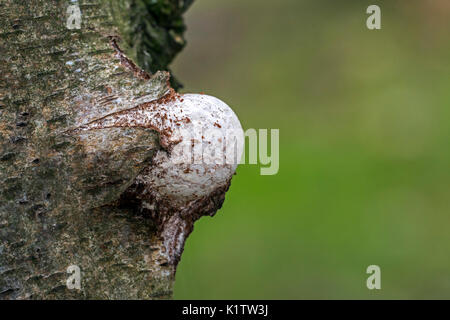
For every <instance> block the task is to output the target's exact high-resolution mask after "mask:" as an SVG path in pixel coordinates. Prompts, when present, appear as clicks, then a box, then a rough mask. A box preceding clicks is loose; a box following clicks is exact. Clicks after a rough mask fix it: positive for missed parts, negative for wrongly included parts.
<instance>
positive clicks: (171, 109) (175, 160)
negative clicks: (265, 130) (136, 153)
mask: <svg viewBox="0 0 450 320" xmlns="http://www.w3.org/2000/svg"><path fill="white" fill-rule="evenodd" d="M111 127H144V128H151V129H153V130H156V131H158V132H159V134H160V144H161V146H162V148H161V149H160V150H159V151H157V152H156V154H155V155H154V156H153V158H152V161H151V164H149V166H148V167H147V168H146V169H145V170H144V171H143V172H141V173H140V174H139V175H138V176H137V177H136V179H135V181H134V183H133V184H132V185H131V186H130V188H129V189H128V190H127V192H126V193H125V196H126V197H133V198H134V199H135V200H137V202H139V206H140V210H141V211H145V212H149V213H150V215H151V216H152V217H153V219H154V220H155V221H156V225H157V226H158V228H159V230H160V235H161V237H162V238H163V240H164V241H163V243H164V247H165V248H164V250H165V253H166V256H167V259H168V261H169V262H171V263H176V262H177V261H178V259H179V257H180V255H181V252H182V249H183V246H184V241H185V239H186V237H187V236H188V235H189V233H190V232H191V231H192V228H193V224H194V222H195V221H196V220H197V219H198V218H200V217H201V216H203V215H213V214H214V213H215V212H216V211H217V210H218V209H219V208H220V206H221V205H222V202H223V200H224V196H225V192H226V191H227V190H228V187H229V185H230V181H231V178H232V176H233V175H234V173H235V171H236V167H237V165H238V163H239V161H240V159H241V155H242V151H243V143H244V134H243V130H242V127H241V124H240V122H239V119H238V118H237V116H236V114H235V113H234V112H233V110H232V109H231V108H230V107H229V106H228V105H227V104H225V103H224V102H222V101H221V100H219V99H217V98H214V97H212V96H208V95H203V94H184V95H179V94H176V93H175V92H174V91H170V92H169V94H167V95H166V96H164V97H163V98H161V99H159V100H157V101H153V102H149V103H144V104H141V105H138V106H136V107H134V108H131V109H127V110H123V111H120V112H116V113H113V114H110V115H107V116H105V117H103V118H101V119H97V120H95V121H92V122H90V123H88V124H85V125H83V126H82V127H80V128H79V129H80V130H93V129H103V128H111Z"/></svg>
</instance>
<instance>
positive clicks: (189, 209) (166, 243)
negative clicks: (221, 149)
mask: <svg viewBox="0 0 450 320" xmlns="http://www.w3.org/2000/svg"><path fill="white" fill-rule="evenodd" d="M230 185H231V179H230V180H229V181H228V182H227V183H226V184H225V185H224V186H222V187H220V188H218V189H216V190H214V191H213V192H212V193H211V194H209V195H208V196H205V197H203V198H201V199H198V200H194V201H192V202H190V203H188V204H187V205H186V206H184V207H183V208H181V209H180V208H176V207H171V203H170V200H168V199H163V200H161V201H155V202H156V203H157V207H158V208H157V210H155V211H154V212H151V213H150V217H152V220H153V221H154V223H155V225H156V228H157V237H158V238H159V239H160V240H161V243H162V245H163V248H162V249H163V250H162V255H163V256H164V257H165V258H166V259H167V262H168V263H169V264H170V265H172V266H174V267H175V269H174V270H175V271H176V267H177V265H178V263H179V261H180V259H181V255H182V253H183V251H184V245H185V243H186V240H187V238H188V237H189V235H190V234H191V233H192V231H193V230H194V224H195V222H196V221H197V220H199V219H200V218H201V217H203V216H211V217H213V216H214V215H215V214H216V212H217V211H218V210H219V209H220V208H221V207H222V205H223V203H224V201H225V195H226V192H227V191H228V189H229V187H230ZM130 189H133V188H132V187H130V188H129V189H128V190H130ZM123 196H125V197H133V195H131V194H130V193H127V191H126V192H124V194H123ZM138 197H139V195H136V194H135V195H134V200H137V198H138ZM122 199H123V197H122ZM127 200H130V198H128V199H127ZM143 202H144V200H142V199H140V202H139V200H138V203H137V206H138V207H139V210H140V211H145V210H147V209H145V206H144V205H143Z"/></svg>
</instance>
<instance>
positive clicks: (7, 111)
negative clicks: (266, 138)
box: [0, 0, 226, 299]
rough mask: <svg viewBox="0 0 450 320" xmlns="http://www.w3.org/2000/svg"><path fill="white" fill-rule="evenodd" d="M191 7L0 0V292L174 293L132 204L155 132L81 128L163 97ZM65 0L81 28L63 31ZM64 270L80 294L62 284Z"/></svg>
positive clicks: (168, 271) (157, 243)
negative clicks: (76, 280)
mask: <svg viewBox="0 0 450 320" xmlns="http://www.w3.org/2000/svg"><path fill="white" fill-rule="evenodd" d="M191 2H192V1H190V0H185V1H183V0H152V1H150V0H148V1H144V0H119V1H118V0H111V1H107V0H89V1H78V2H76V1H75V2H74V1H56V0H54V1H50V0H28V1H18V0H1V1H0V52H1V55H0V72H1V77H0V183H1V187H0V299H72V298H73V299H133V298H134V299H155V298H156V299H161V298H170V297H171V296H172V286H173V281H174V275H175V269H176V262H175V263H173V262H172V263H171V261H168V259H167V254H165V252H164V248H163V247H162V240H161V237H160V236H159V234H158V232H157V230H158V221H159V220H158V218H157V217H155V215H154V212H153V215H147V214H146V212H145V210H138V208H137V207H136V203H137V202H138V200H139V199H134V198H133V195H134V194H135V189H136V188H138V187H139V186H138V185H136V184H135V183H134V182H135V178H136V177H137V176H138V175H139V174H140V173H141V172H143V171H145V170H146V169H148V168H149V167H150V166H151V161H152V157H153V155H154V154H155V153H156V152H157V151H158V150H161V149H162V148H163V147H164V144H163V143H162V141H161V139H160V138H161V136H160V133H159V132H157V131H156V130H153V129H154V128H145V127H110V128H102V129H99V130H80V129H79V128H80V127H82V126H84V125H86V124H88V123H93V122H94V121H96V120H98V119H102V118H104V117H106V116H108V115H110V114H112V113H116V112H121V111H124V110H125V111H126V110H128V109H130V108H134V107H136V106H139V105H143V104H146V103H150V102H151V101H155V100H156V99H165V97H166V96H167V94H172V95H173V91H170V85H169V74H168V73H167V72H160V71H158V72H157V70H167V65H168V63H170V61H171V60H172V59H173V57H174V56H175V55H176V53H177V52H178V51H180V50H181V49H182V47H183V46H184V40H183V36H182V33H183V31H184V24H183V21H182V17H181V15H182V13H183V12H184V11H185V10H186V9H187V8H188V6H189V5H190V3H191ZM72 4H78V5H79V7H80V9H81V13H82V16H81V21H82V22H81V29H68V28H67V27H66V20H67V8H68V6H69V5H72ZM127 56H128V57H129V58H127ZM133 61H136V64H137V65H139V66H140V67H142V68H143V69H144V70H145V71H144V70H141V69H140V68H139V67H138V66H136V65H135V64H134V63H133ZM172 86H173V87H175V88H176V87H177V83H176V81H173V82H172ZM225 189H226V187H225ZM224 191H225V190H221V191H218V193H217V194H214V195H213V198H214V199H213V201H211V202H210V203H208V204H207V205H206V207H207V208H206V209H205V208H204V209H203V210H206V211H207V212H205V213H207V214H212V213H213V212H215V211H216V210H217V208H218V207H220V205H221V203H222V201H223V193H224ZM204 207H205V206H204ZM202 214H203V213H202ZM70 265H77V266H79V267H80V268H81V276H82V278H81V290H69V289H68V288H67V287H66V280H67V278H68V276H69V274H68V273H67V268H68V267H69V266H70Z"/></svg>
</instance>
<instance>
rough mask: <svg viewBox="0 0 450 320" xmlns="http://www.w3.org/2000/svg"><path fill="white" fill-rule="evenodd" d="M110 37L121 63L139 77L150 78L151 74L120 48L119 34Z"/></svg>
mask: <svg viewBox="0 0 450 320" xmlns="http://www.w3.org/2000/svg"><path fill="white" fill-rule="evenodd" d="M108 39H109V43H110V44H111V47H113V49H114V50H115V51H116V57H117V58H118V59H120V63H121V64H122V66H124V67H125V68H126V69H128V70H130V71H132V72H133V73H134V75H135V76H136V77H137V78H139V79H142V80H150V78H151V74H149V73H148V72H146V71H145V70H143V69H141V68H139V67H138V66H137V65H136V64H135V63H134V62H133V61H132V60H131V59H130V58H128V57H127V56H126V55H125V53H124V52H123V51H122V49H120V47H119V45H118V44H117V43H118V42H120V38H119V37H118V36H108ZM169 87H170V85H169Z"/></svg>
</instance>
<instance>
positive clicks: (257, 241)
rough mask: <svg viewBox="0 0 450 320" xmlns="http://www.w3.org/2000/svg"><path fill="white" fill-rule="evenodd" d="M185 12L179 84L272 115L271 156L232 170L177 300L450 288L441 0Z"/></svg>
mask: <svg viewBox="0 0 450 320" xmlns="http://www.w3.org/2000/svg"><path fill="white" fill-rule="evenodd" d="M370 4H378V5H380V7H381V11H382V29H381V30H378V31H370V30H368V29H367V28H366V19H367V17H368V15H367V14H366V8H367V7H368V6H369V5H370ZM186 23H187V26H188V31H187V39H188V41H189V43H188V46H187V47H186V49H185V50H184V51H183V52H182V53H181V54H180V55H179V56H178V57H177V59H176V61H175V63H174V64H173V71H174V73H175V74H176V75H177V77H178V78H179V79H180V80H181V81H182V82H183V83H184V84H185V89H184V92H202V91H203V92H205V93H207V94H211V95H214V96H217V97H219V98H221V99H222V100H224V101H226V102H227V103H228V104H229V105H230V106H232V107H233V108H234V109H235V111H236V113H237V114H238V116H239V117H240V119H241V122H242V124H243V126H244V129H248V128H256V129H258V128H269V129H270V128H276V129H280V170H279V173H278V174H277V175H274V176H261V175H260V166H258V165H242V166H240V167H239V168H238V173H237V175H236V176H235V177H234V179H233V182H232V186H231V189H230V191H229V193H228V194H227V198H226V201H225V204H224V206H223V208H222V209H221V210H220V211H219V212H218V213H217V215H216V216H215V217H214V218H203V219H201V220H200V221H199V222H197V223H196V225H195V230H194V232H193V234H192V235H191V236H190V238H189V239H188V241H187V245H186V249H185V252H184V254H183V257H182V260H181V263H180V265H179V269H178V272H177V275H176V285H175V298H176V299H184V298H186V299H312V298H318V299H340V298H341V299H347V298H354V299H366V298H370V299H374V298H383V299H403V298H406V299H408V298H415V299H420V298H425V299H432V298H438V299H440V298H447V299H448V298H450V203H449V202H450V170H449V169H450V148H449V137H450V1H448V0H409V1H375V0H373V1H364V0H358V1H356V0H355V1H347V0H340V1H336V0H328V1H326V0H320V1H318V0H245V1H244V0H226V1H223V0H220V1H219V0H196V1H195V2H194V4H193V6H192V7H191V9H190V10H189V11H188V13H187V15H186ZM372 264H375V265H379V266H380V267H381V273H382V277H381V278H382V289H381V290H372V291H370V290H368V289H367V287H366V279H367V277H368V275H367V274H366V268H367V266H369V265H372Z"/></svg>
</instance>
